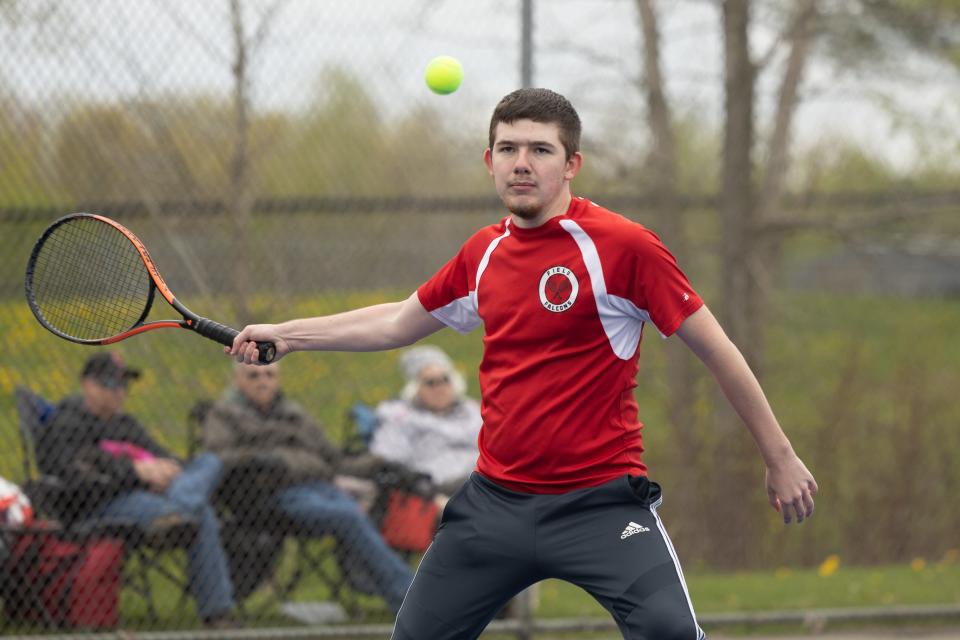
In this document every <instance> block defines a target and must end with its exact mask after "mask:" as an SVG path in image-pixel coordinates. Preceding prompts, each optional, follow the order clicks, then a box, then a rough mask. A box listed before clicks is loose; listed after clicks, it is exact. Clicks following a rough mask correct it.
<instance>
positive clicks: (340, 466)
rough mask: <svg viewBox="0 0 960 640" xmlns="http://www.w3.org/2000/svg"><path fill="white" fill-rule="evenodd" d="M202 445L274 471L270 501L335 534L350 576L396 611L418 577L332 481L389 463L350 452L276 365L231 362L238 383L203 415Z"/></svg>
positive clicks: (303, 523) (306, 524)
mask: <svg viewBox="0 0 960 640" xmlns="http://www.w3.org/2000/svg"><path fill="white" fill-rule="evenodd" d="M203 444H204V447H205V448H207V449H209V450H210V451H213V452H214V453H216V454H217V455H218V456H220V458H221V459H222V460H223V463H224V466H225V469H226V472H227V473H230V472H231V471H232V470H234V469H243V468H244V467H247V468H249V467H251V466H255V467H260V468H264V469H269V470H271V472H272V478H271V480H270V482H269V484H268V485H267V486H265V483H263V482H259V483H258V484H259V487H258V488H259V490H260V491H267V492H268V495H267V496H266V498H265V499H266V500H267V501H268V504H269V505H270V506H272V507H275V508H276V509H277V510H279V512H280V513H281V514H283V515H284V516H285V517H286V518H288V519H289V520H290V521H291V522H292V523H293V524H294V525H295V526H297V527H298V528H300V529H301V530H306V531H308V532H309V533H310V534H313V535H316V536H317V537H321V536H325V535H332V536H333V537H334V538H335V539H336V541H337V551H338V557H339V559H340V560H341V566H342V568H344V569H345V571H346V572H347V573H348V578H349V577H350V576H351V575H356V573H355V572H357V571H358V572H359V574H360V575H362V576H363V577H364V579H363V580H362V583H363V584H365V585H366V586H367V589H368V590H370V591H373V592H375V593H376V594H377V595H380V596H382V597H383V599H384V600H385V601H386V602H387V604H388V605H389V606H390V607H391V609H392V610H393V611H394V612H396V611H398V610H399V608H400V604H401V602H402V601H403V597H404V595H405V594H406V591H407V587H409V586H410V582H411V581H412V580H413V574H412V572H411V571H410V567H409V566H407V564H406V563H405V562H404V561H403V560H401V559H400V557H399V556H398V555H397V554H395V553H394V552H393V551H392V550H391V549H390V548H389V547H388V546H387V544H386V543H385V542H384V540H383V538H382V537H381V536H380V533H379V532H378V531H377V530H376V528H375V527H374V526H373V524H372V523H371V522H370V520H369V519H368V518H367V516H366V514H365V513H364V512H363V510H362V509H361V507H360V506H359V504H358V503H357V501H356V500H354V499H353V498H352V497H350V496H349V495H347V493H345V492H344V491H343V490H341V489H340V488H338V487H337V486H336V484H335V477H336V476H337V475H338V474H342V475H345V476H359V477H367V478H371V477H374V476H375V474H376V473H377V472H378V471H379V470H380V469H381V468H382V467H383V465H384V464H385V463H384V462H383V461H382V460H379V459H377V458H375V457H373V456H371V455H369V454H368V455H364V456H356V457H345V456H344V455H343V453H342V452H341V451H340V449H339V448H338V447H337V446H335V445H334V444H333V443H331V442H330V441H329V440H328V439H327V437H326V435H325V434H324V432H323V430H322V429H321V427H320V425H319V424H318V423H317V422H315V421H314V420H313V419H312V418H311V417H310V416H309V415H308V414H307V413H306V411H305V410H304V409H303V407H301V406H300V405H299V404H297V403H295V402H293V401H292V400H289V399H288V398H286V397H285V396H284V394H283V392H282V391H281V389H280V367H279V365H278V364H271V365H265V366H262V365H245V364H239V363H237V364H235V365H234V375H233V386H232V387H231V388H230V389H228V390H227V391H226V393H225V394H224V395H223V397H222V398H221V399H220V400H219V401H218V402H217V403H215V404H214V405H213V407H211V409H210V411H209V412H208V413H207V415H206V419H205V420H204V428H203ZM224 489H225V490H229V489H230V487H224ZM260 499H261V500H262V499H264V498H263V497H261V498H260Z"/></svg>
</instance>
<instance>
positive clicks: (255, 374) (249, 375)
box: [244, 369, 277, 380]
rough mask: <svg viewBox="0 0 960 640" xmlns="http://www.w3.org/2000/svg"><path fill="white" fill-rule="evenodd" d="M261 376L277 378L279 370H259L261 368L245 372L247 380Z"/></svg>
mask: <svg viewBox="0 0 960 640" xmlns="http://www.w3.org/2000/svg"><path fill="white" fill-rule="evenodd" d="M261 376H262V377H264V378H276V377H277V372H276V371H274V370H273V369H266V370H264V371H259V370H257V369H254V370H253V371H247V372H246V373H245V374H244V377H245V378H246V379H247V380H256V379H257V378H259V377H261Z"/></svg>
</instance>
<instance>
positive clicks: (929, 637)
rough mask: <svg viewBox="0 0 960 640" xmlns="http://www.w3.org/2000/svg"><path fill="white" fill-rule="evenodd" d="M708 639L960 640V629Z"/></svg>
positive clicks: (710, 639)
mask: <svg viewBox="0 0 960 640" xmlns="http://www.w3.org/2000/svg"><path fill="white" fill-rule="evenodd" d="M707 638H708V640H811V638H816V639H817V640H875V639H881V640H887V639H890V638H916V639H917V640H960V629H935V630H930V629H926V630H921V629H918V630H910V629H898V630H896V631H887V630H882V629H877V630H863V631H844V632H837V633H830V632H824V633H818V634H810V635H805V636H797V635H789V636H752V635H751V636H726V635H717V634H710V635H709V636H707Z"/></svg>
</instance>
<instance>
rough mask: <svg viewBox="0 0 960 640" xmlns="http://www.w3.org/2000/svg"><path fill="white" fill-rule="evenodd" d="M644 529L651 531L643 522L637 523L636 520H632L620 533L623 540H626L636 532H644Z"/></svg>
mask: <svg viewBox="0 0 960 640" xmlns="http://www.w3.org/2000/svg"><path fill="white" fill-rule="evenodd" d="M644 531H650V528H649V527H645V526H643V525H642V524H637V523H636V522H631V523H630V524H628V525H627V528H626V529H624V530H623V533H621V534H620V539H621V540H626V539H627V538H629V537H630V536H632V535H633V534H635V533H643V532H644Z"/></svg>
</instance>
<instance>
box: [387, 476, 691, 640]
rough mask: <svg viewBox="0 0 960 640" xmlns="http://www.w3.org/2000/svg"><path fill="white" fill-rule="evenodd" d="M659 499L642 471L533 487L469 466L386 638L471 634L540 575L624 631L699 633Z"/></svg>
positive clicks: (459, 638)
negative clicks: (540, 490)
mask: <svg viewBox="0 0 960 640" xmlns="http://www.w3.org/2000/svg"><path fill="white" fill-rule="evenodd" d="M660 501H661V497H660V487H659V486H658V485H657V484H656V483H654V482H650V481H648V480H647V479H646V478H643V477H629V476H623V477H621V478H617V479H615V480H611V481H610V482H607V483H606V484H603V485H600V486H598V487H591V488H589V489H579V490H577V491H571V492H569V493H565V494H561V495H542V494H541V495H534V494H527V493H519V492H516V491H510V490H508V489H504V488H503V487H500V486H498V485H496V484H494V483H493V482H491V481H490V480H487V479H486V478H484V477H483V476H481V475H479V474H477V473H474V474H473V475H472V476H471V477H470V479H469V480H468V481H467V482H466V484H464V486H463V487H462V488H461V489H460V490H459V491H458V492H457V493H456V494H455V495H454V496H453V498H451V500H450V502H449V503H447V506H446V509H444V513H443V520H442V522H441V524H440V527H439V529H438V530H437V535H436V537H435V538H434V541H433V544H432V545H431V546H430V548H429V549H428V550H427V553H426V555H425V556H424V558H423V561H422V562H421V564H420V568H419V569H418V570H417V574H416V576H415V577H414V580H413V584H412V585H411V586H410V590H409V591H408V592H407V596H406V598H405V599H404V601H403V606H402V607H401V608H400V613H399V614H398V615H397V622H396V625H395V628H394V632H393V636H392V638H393V640H467V639H471V638H476V637H477V636H479V635H480V633H481V632H482V631H483V629H484V627H486V626H487V624H488V623H489V622H490V620H491V619H492V618H493V616H494V615H495V614H496V613H497V611H499V610H500V608H501V607H502V606H503V605H504V604H505V603H506V602H507V601H508V600H510V598H512V597H513V596H514V595H516V594H517V593H519V592H520V591H522V590H523V589H524V588H526V587H527V586H529V585H531V584H533V583H535V582H539V581H540V580H544V579H547V578H556V579H559V580H565V581H567V582H571V583H573V584H575V585H577V586H579V587H582V588H583V589H585V590H586V591H587V592H588V593H590V594H591V595H592V596H593V597H594V598H596V599H597V601H599V602H600V604H601V605H603V607H604V608H605V609H606V610H607V611H609V612H610V614H611V615H612V616H613V618H614V620H616V623H617V625H618V626H619V627H620V631H621V632H622V633H623V637H624V638H627V639H629V640H654V639H655V640H674V639H680V638H683V639H686V640H700V639H702V638H704V634H703V631H702V630H701V629H700V627H699V625H698V624H697V623H696V619H695V617H694V613H693V607H692V605H691V603H690V597H689V595H688V593H687V587H686V584H685V582H684V580H683V574H682V572H681V570H680V564H679V562H678V560H677V556H676V553H675V552H674V550H673V545H672V544H671V542H670V539H669V538H668V537H667V532H666V530H665V529H664V527H663V524H662V523H661V521H660V518H659V517H658V516H657V512H656V509H657V506H659V504H660Z"/></svg>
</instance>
